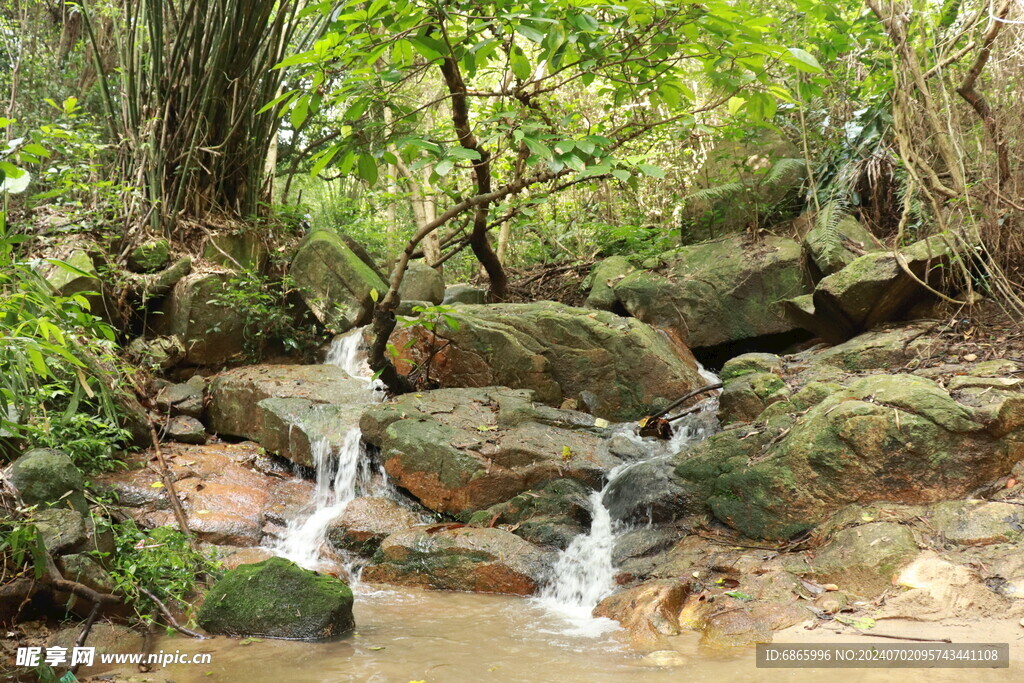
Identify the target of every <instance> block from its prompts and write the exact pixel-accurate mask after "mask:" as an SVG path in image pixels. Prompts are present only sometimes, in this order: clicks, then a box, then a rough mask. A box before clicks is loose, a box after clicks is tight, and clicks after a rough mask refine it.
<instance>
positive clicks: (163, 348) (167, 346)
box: [128, 337, 185, 370]
mask: <svg viewBox="0 0 1024 683" xmlns="http://www.w3.org/2000/svg"><path fill="white" fill-rule="evenodd" d="M128 358H129V359H131V360H132V362H134V363H138V364H139V365H142V366H145V367H148V368H153V369H155V370H168V369H170V368H173V367H174V366H175V365H177V364H178V363H180V362H181V361H183V360H184V359H185V345H184V344H182V343H181V340H180V339H178V338H177V337H155V338H147V337H136V338H135V339H133V340H132V341H131V343H130V344H128Z"/></svg>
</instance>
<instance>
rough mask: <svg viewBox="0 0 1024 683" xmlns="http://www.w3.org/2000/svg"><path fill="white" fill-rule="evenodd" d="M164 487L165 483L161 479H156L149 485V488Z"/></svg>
mask: <svg viewBox="0 0 1024 683" xmlns="http://www.w3.org/2000/svg"><path fill="white" fill-rule="evenodd" d="M163 487H164V485H163V483H161V482H159V481H154V482H153V483H152V484H150V485H149V488H151V489H162V488H163Z"/></svg>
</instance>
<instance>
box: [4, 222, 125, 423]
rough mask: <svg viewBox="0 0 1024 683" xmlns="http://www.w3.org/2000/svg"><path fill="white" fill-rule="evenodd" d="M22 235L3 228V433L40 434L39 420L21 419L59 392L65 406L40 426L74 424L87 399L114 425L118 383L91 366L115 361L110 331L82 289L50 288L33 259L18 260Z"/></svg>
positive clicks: (29, 416) (104, 420) (102, 418)
mask: <svg viewBox="0 0 1024 683" xmlns="http://www.w3.org/2000/svg"><path fill="white" fill-rule="evenodd" d="M21 241H22V240H21V239H20V238H19V237H18V236H14V235H10V234H9V233H6V232H0V433H6V434H7V435H10V436H15V437H25V436H31V435H35V436H40V434H41V432H40V431H39V429H40V426H39V423H38V422H37V423H36V425H35V427H34V428H32V429H27V427H26V425H28V424H30V423H31V422H32V420H33V419H34V418H35V417H36V415H37V413H39V412H43V411H45V410H46V409H47V402H48V400H50V399H52V398H56V397H60V398H61V401H60V403H61V404H62V405H63V407H64V409H63V411H62V412H60V413H57V414H52V413H51V414H50V415H49V416H48V417H46V418H44V419H45V420H46V421H47V424H48V427H46V428H45V429H44V430H43V431H44V432H49V433H51V434H52V433H53V431H54V428H56V429H57V432H58V433H64V434H65V435H67V434H68V433H69V432H64V431H63V430H65V429H71V430H72V431H74V429H76V428H74V427H70V426H69V424H70V421H71V420H72V418H73V416H74V414H75V412H76V411H77V410H78V409H79V408H80V407H81V408H83V409H84V408H85V407H86V406H87V405H91V406H93V408H94V409H95V414H96V415H98V416H99V417H98V419H99V420H100V422H102V423H103V424H105V425H107V426H108V427H110V426H111V425H114V424H117V423H118V411H117V408H116V402H115V400H114V398H115V397H114V391H115V390H116V389H115V388H112V387H111V386H108V385H107V384H106V383H104V382H103V381H101V380H100V378H98V377H96V376H94V373H93V368H95V367H96V364H97V363H98V362H100V360H99V359H102V360H107V361H110V360H112V352H113V348H114V346H113V340H114V331H113V330H112V329H111V328H110V326H109V325H107V324H105V323H103V322H101V321H100V320H99V319H97V318H96V317H95V316H94V315H92V314H91V313H90V311H89V302H88V300H87V299H86V297H85V296H84V295H83V294H74V295H72V296H59V295H57V294H55V293H54V292H53V290H52V288H51V287H50V286H49V284H48V283H47V282H46V280H44V279H43V278H42V276H40V275H39V274H38V273H37V272H36V271H35V270H34V269H33V267H32V265H31V264H29V263H26V262H24V261H21V260H19V258H18V254H17V249H16V247H17V244H19V243H20V242H21ZM50 263H51V264H52V265H53V266H56V267H58V268H63V269H69V270H71V271H75V270H76V269H75V268H74V267H73V266H70V265H68V264H66V263H63V262H60V261H55V260H51V261H50ZM86 402H87V403H86ZM49 407H51V408H53V407H55V406H54V405H53V404H52V403H51V404H50V406H49ZM81 426H82V425H81V424H79V425H78V427H79V428H80V427H81ZM102 431H103V430H101V432H102ZM105 433H106V434H108V435H109V434H111V432H110V431H109V430H107V431H106V432H105ZM95 434H96V432H94V433H93V435H94V436H95Z"/></svg>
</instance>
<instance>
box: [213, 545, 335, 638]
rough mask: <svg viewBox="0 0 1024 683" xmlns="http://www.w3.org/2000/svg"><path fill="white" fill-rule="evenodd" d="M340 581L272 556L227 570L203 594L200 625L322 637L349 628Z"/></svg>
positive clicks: (241, 631)
mask: <svg viewBox="0 0 1024 683" xmlns="http://www.w3.org/2000/svg"><path fill="white" fill-rule="evenodd" d="M352 602H353V599H352V591H351V590H350V589H349V587H348V586H347V585H346V584H345V582H344V581H342V580H340V579H336V578H333V577H330V576H326V575H324V574H318V573H316V572H311V571H309V570H306V569H302V568H301V567H299V566H298V565H296V564H295V563H293V562H290V561H289V560H285V559H283V558H280V557H273V558H270V559H268V560H264V561H263V562H259V563H257V564H244V565H241V566H240V567H238V568H237V569H232V570H231V571H229V572H227V573H226V574H225V575H224V577H223V578H222V579H221V580H220V581H218V582H217V584H216V585H214V587H213V588H211V589H210V591H209V592H208V593H207V594H206V599H205V601H204V602H203V605H202V607H201V608H200V609H199V614H198V621H199V625H200V626H202V627H203V628H204V629H206V630H207V631H209V632H210V633H215V634H224V635H235V636H261V637H268V638H297V639H324V638H330V637H334V636H339V635H343V634H345V633H347V632H349V631H351V630H352V628H353V627H354V626H355V621H354V619H353V618H352Z"/></svg>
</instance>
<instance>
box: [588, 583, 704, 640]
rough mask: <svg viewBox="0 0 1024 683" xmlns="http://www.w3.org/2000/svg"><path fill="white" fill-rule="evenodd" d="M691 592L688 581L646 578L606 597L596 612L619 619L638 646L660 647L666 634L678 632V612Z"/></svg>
mask: <svg viewBox="0 0 1024 683" xmlns="http://www.w3.org/2000/svg"><path fill="white" fill-rule="evenodd" d="M689 595H690V584H689V583H682V582H679V581H673V580H664V579H663V580H658V581H647V582H645V583H642V584H640V585H638V586H634V587H632V588H628V589H626V590H624V591H620V592H618V593H615V594H614V595H612V596H610V597H607V598H605V599H604V600H602V601H601V602H600V603H599V604H598V605H597V607H595V608H594V612H593V614H594V616H595V617H606V618H608V619H613V620H615V621H617V622H619V624H621V625H622V627H623V628H624V629H626V631H628V632H629V635H630V640H631V641H632V644H633V645H634V646H635V647H640V648H651V647H657V646H659V645H661V644H662V641H663V640H664V638H663V637H664V636H674V635H678V634H679V613H680V611H681V610H682V608H683V603H684V602H685V601H686V598H687V597H688V596H689Z"/></svg>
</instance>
